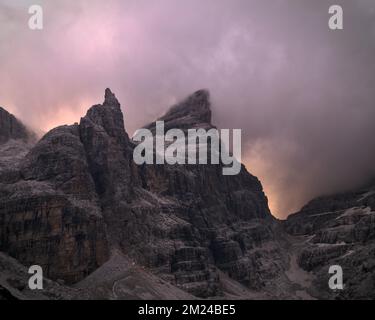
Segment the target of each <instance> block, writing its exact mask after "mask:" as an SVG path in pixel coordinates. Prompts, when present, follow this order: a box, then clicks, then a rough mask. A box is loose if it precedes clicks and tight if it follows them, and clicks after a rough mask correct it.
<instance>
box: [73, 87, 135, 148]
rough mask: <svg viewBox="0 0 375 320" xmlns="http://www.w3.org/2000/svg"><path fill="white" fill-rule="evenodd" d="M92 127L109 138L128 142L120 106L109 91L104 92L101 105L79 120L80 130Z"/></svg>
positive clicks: (92, 108)
mask: <svg viewBox="0 0 375 320" xmlns="http://www.w3.org/2000/svg"><path fill="white" fill-rule="evenodd" d="M84 127H92V128H94V127H95V128H96V129H95V130H99V131H98V132H100V131H103V132H106V133H107V134H108V135H109V136H112V137H115V136H116V137H118V138H119V139H120V140H123V141H124V143H127V141H128V139H129V138H128V135H127V133H126V131H125V126H124V116H123V113H122V111H121V105H120V103H119V101H118V100H117V98H116V96H115V95H114V93H112V91H111V90H110V89H108V88H107V89H106V90H105V94H104V102H103V104H98V105H94V106H92V107H91V108H90V109H89V110H88V111H87V114H86V116H85V117H83V118H81V122H80V128H81V129H82V128H84Z"/></svg>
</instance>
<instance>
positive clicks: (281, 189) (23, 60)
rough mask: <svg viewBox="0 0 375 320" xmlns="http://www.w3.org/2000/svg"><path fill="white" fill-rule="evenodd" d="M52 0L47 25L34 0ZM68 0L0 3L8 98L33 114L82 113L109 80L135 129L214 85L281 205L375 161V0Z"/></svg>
mask: <svg viewBox="0 0 375 320" xmlns="http://www.w3.org/2000/svg"><path fill="white" fill-rule="evenodd" d="M35 3H39V4H41V5H42V6H43V8H44V21H45V26H44V30H43V31H31V30H29V29H28V28H27V19H28V14H27V8H28V5H30V4H35ZM336 3H337V4H341V5H342V6H343V8H344V30H343V31H335V32H333V31H331V30H329V29H328V18H329V15H328V6H329V5H328V4H327V3H326V2H324V1H309V0H304V1H293V0H278V1H272V3H271V2H268V1H267V2H266V1H260V0H253V1H249V0H237V1H236V0H235V1H232V0H230V1H229V0H221V1H214V0H204V1H198V0H192V1H175V0H158V1H144V0H136V1H135V0H128V1H115V0H111V1H106V2H103V1H98V0H90V1H88V0H80V1H73V0H66V1H60V2H55V1H45V0H44V1H42V0H39V1H31V0H30V1H27V0H23V1H18V2H17V4H14V1H10V0H9V1H2V3H1V4H0V7H1V10H0V25H1V28H0V70H2V71H1V73H2V76H1V77H0V93H1V94H0V104H1V105H3V106H4V107H6V108H7V109H9V110H11V111H12V112H14V113H15V114H16V115H17V116H18V117H20V118H21V119H22V120H23V121H24V122H26V123H28V124H30V125H31V126H33V127H35V128H40V129H43V130H47V129H50V128H52V127H53V126H56V125H58V124H62V123H66V122H68V123H71V122H74V121H78V120H79V117H80V116H82V115H83V114H84V113H85V112H86V109H87V108H88V107H90V106H91V105H93V104H95V103H98V102H101V101H102V99H103V98H102V96H103V90H104V88H106V87H111V88H112V90H113V91H114V92H115V93H116V95H117V96H118V97H119V99H120V101H121V102H122V103H123V109H124V112H125V123H126V127H127V131H128V132H129V133H130V134H131V133H132V132H134V131H135V130H136V129H137V128H138V127H140V126H142V125H143V124H144V123H148V122H150V121H151V120H153V119H155V118H156V117H157V116H159V115H160V114H161V113H163V112H164V111H165V110H166V109H167V108H168V106H169V105H170V104H173V103H174V102H175V101H176V100H179V99H181V98H183V97H184V96H186V95H188V94H190V93H191V92H193V91H195V90H197V89H200V88H208V89H210V91H211V97H212V99H213V109H214V110H213V113H214V122H215V123H216V124H217V125H218V126H219V127H222V128H242V129H243V134H244V137H243V140H244V148H245V150H244V151H245V155H244V156H245V159H246V164H247V167H248V169H249V170H250V171H251V172H252V173H253V174H255V175H257V176H258V177H259V178H260V179H261V181H262V182H263V185H264V187H265V190H266V192H267V194H268V195H269V198H270V202H271V204H272V209H273V211H274V213H275V214H276V215H277V216H278V217H285V216H286V215H287V214H288V213H291V212H292V211H295V210H297V209H298V208H299V207H300V206H301V205H303V204H304V203H305V202H306V201H308V200H309V199H311V198H312V197H314V196H317V195H320V194H325V193H331V192H337V191H341V190H345V189H349V188H352V187H356V186H359V185H360V184H361V183H363V182H364V181H365V180H366V179H367V178H369V177H370V176H372V175H373V174H374V171H375V170H374V165H373V162H374V161H373V160H374V155H375V142H374V139H373V137H374V136H375V126H374V125H373V119H374V118H375V117H374V116H375V105H374V102H375V90H374V85H375V58H374V57H375V41H374V37H375V19H374V18H375V4H374V3H373V1H372V0H358V1H350V0H340V1H336Z"/></svg>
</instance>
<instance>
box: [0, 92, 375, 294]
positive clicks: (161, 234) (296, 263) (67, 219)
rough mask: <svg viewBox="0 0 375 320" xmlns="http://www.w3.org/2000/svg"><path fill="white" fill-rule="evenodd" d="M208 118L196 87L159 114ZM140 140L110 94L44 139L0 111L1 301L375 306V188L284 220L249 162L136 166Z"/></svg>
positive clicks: (179, 121) (173, 123)
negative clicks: (343, 302) (335, 282)
mask: <svg viewBox="0 0 375 320" xmlns="http://www.w3.org/2000/svg"><path fill="white" fill-rule="evenodd" d="M211 116H212V110H211V103H210V96H209V92H208V91H206V90H200V91H197V92H195V93H193V94H192V95H191V96H189V97H187V98H186V99H185V100H183V101H181V102H180V103H178V104H176V105H174V106H172V107H171V108H170V109H169V111H168V112H167V113H166V114H165V115H163V116H162V117H161V118H159V119H158V120H162V121H164V122H165V125H166V129H171V128H178V129H182V130H187V129H189V128H203V129H209V128H213V127H214V125H213V124H212V123H211ZM154 126H155V123H151V124H147V125H145V128H148V129H151V130H152V128H154ZM136 145H137V142H135V141H133V140H132V139H131V138H130V137H129V135H128V134H127V132H126V130H125V127H124V116H123V113H122V110H121V106H120V103H119V101H118V100H117V98H116V97H115V95H114V94H113V93H112V92H111V90H110V89H106V91H105V97H104V102H103V103H102V104H98V105H94V106H92V107H91V108H90V109H89V110H88V111H87V114H86V115H85V116H84V117H82V118H81V120H80V122H79V123H76V124H74V125H69V126H68V125H64V126H60V127H57V128H55V129H52V130H51V131H49V132H48V133H47V134H45V135H44V136H43V137H42V138H41V139H39V140H38V139H37V138H36V135H35V134H33V133H32V132H31V130H29V129H27V128H26V126H25V125H23V124H22V123H21V122H20V121H19V120H17V119H16V118H15V117H14V116H13V115H11V114H10V113H8V112H7V111H6V110H5V109H3V108H0V299H206V298H215V299H217V298H220V299H374V298H375V182H374V183H370V184H368V185H367V186H365V187H363V188H361V189H359V190H353V191H351V192H346V193H342V194H336V195H328V196H323V197H320V198H317V199H314V200H312V201H311V202H309V203H308V204H307V205H305V206H304V207H303V208H302V209H301V210H300V212H297V213H295V214H292V215H290V216H289V218H288V219H287V220H286V221H280V220H277V219H276V218H274V217H273V216H272V214H271V212H270V209H269V207H268V200H267V197H266V195H265V194H264V192H263V188H262V185H261V182H260V181H259V180H258V179H257V178H256V177H255V176H253V175H252V174H251V173H249V172H248V170H247V169H246V167H245V166H244V165H242V168H241V172H240V174H238V175H235V176H224V175H222V165H188V164H186V165H168V164H163V165H158V164H154V165H142V166H138V165H136V164H135V163H134V161H133V159H132V155H133V150H134V148H135V147H136ZM35 264H37V265H40V266H41V267H42V268H43V272H44V276H45V281H44V289H43V290H40V291H39V290H34V291H32V290H30V289H29V288H28V285H27V283H28V278H29V277H30V275H29V274H28V272H27V271H28V268H29V267H30V266H31V265H35ZM332 265H339V266H341V267H342V268H343V272H344V289H343V290H331V289H330V288H329V286H328V280H329V278H330V276H331V275H330V274H329V272H328V270H329V267H330V266H332Z"/></svg>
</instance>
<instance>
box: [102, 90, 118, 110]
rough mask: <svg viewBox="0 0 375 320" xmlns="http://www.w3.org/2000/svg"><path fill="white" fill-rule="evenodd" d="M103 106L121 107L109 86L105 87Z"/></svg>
mask: <svg viewBox="0 0 375 320" xmlns="http://www.w3.org/2000/svg"><path fill="white" fill-rule="evenodd" d="M103 106H111V107H117V108H120V103H119V101H118V100H117V98H116V96H115V94H114V93H112V91H111V89H109V88H107V89H105V94H104V102H103Z"/></svg>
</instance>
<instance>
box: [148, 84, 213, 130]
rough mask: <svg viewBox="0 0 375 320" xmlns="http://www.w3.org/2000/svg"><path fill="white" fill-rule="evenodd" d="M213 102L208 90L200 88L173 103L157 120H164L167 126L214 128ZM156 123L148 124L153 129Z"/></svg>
mask: <svg viewBox="0 0 375 320" xmlns="http://www.w3.org/2000/svg"><path fill="white" fill-rule="evenodd" d="M211 117H212V112H211V102H210V93H209V91H208V90H205V89H203V90H198V91H196V92H194V93H193V94H191V95H190V96H188V97H187V98H186V99H184V100H182V101H181V102H179V103H177V104H175V105H173V106H172V107H170V109H169V110H168V111H167V112H166V113H165V114H164V115H163V116H162V117H160V118H159V119H158V120H157V121H164V124H165V128H166V129H167V130H168V129H171V128H178V129H182V130H184V129H185V130H187V129H193V128H203V129H209V128H213V125H212V124H211ZM154 126H155V123H151V124H149V125H147V126H146V128H147V129H150V130H153V128H154Z"/></svg>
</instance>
